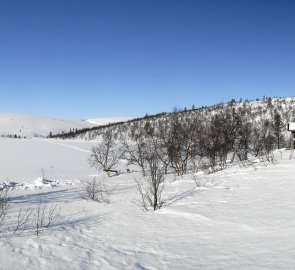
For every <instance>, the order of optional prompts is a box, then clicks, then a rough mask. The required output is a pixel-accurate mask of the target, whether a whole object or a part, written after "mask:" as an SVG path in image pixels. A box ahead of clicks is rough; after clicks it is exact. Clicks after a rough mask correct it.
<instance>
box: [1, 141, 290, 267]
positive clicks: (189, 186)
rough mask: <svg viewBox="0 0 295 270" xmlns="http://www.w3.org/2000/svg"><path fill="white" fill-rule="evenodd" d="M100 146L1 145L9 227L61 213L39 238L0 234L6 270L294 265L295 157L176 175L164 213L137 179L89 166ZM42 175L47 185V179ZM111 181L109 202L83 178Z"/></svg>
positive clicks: (170, 181) (171, 180) (63, 143)
mask: <svg viewBox="0 0 295 270" xmlns="http://www.w3.org/2000/svg"><path fill="white" fill-rule="evenodd" d="M93 144H95V142H86V141H82V140H71V141H68V140H49V139H27V140H24V139H23V140H19V139H6V138H1V139H0V150H1V151H0V183H2V182H5V183H4V185H9V186H11V197H12V200H11V201H10V212H9V215H8V217H7V220H6V223H5V224H4V228H8V229H11V228H12V227H13V226H14V224H12V219H13V218H14V217H15V216H16V215H17V211H18V210H19V209H20V208H23V209H25V208H27V207H32V206H34V205H36V204H37V203H38V202H39V201H40V200H42V202H43V203H44V204H46V205H53V204H55V203H57V204H58V206H59V207H61V216H60V218H59V219H58V220H57V221H56V222H55V223H54V224H53V225H52V226H51V227H49V228H48V229H46V230H44V231H42V232H41V234H40V235H39V236H38V237H37V236H36V235H35V234H34V231H33V230H27V231H20V232H17V233H16V234H15V235H13V233H12V232H11V231H9V230H3V231H2V233H1V234H0V250H1V252H0V261H1V263H0V269H225V270H236V269H247V270H248V269H273V270H277V269H283V270H288V269H294V265H295V241H294V239H295V229H294V228H295V204H294V198H295V181H294V175H295V160H294V159H291V160H289V155H290V152H289V151H285V152H283V156H282V158H281V156H280V154H278V155H277V158H278V163H277V164H276V165H268V166H264V165H263V164H259V163H257V164H256V165H255V166H250V167H248V168H240V167H239V166H238V165H234V166H232V167H230V168H227V169H226V170H224V171H221V172H218V173H216V174H211V175H199V176H198V181H199V182H201V187H196V184H195V181H194V180H193V177H192V176H191V175H185V176H184V177H177V178H176V179H175V178H174V176H172V175H171V176H168V178H167V184H166V188H165V190H164V194H163V196H164V198H165V199H167V203H166V205H165V207H163V208H162V209H161V210H159V211H156V212H143V211H142V210H141V209H140V208H139V207H138V206H137V204H136V201H137V200H138V199H139V196H138V193H137V190H136V185H135V181H134V179H140V178H141V174H140V173H139V172H133V173H126V168H127V167H126V166H127V165H126V163H124V162H123V161H122V162H121V165H120V166H121V167H120V169H121V174H120V175H119V176H114V177H109V178H108V177H106V175H105V174H104V173H97V172H96V171H95V170H94V169H93V168H90V167H89V165H88V161H87V159H88V156H89V149H90V147H91V145H93ZM43 173H44V178H45V179H42V174H43ZM95 175H96V176H97V179H104V180H105V182H106V183H107V184H108V185H109V188H110V190H111V193H110V197H109V199H110V201H111V203H110V204H99V203H97V202H93V201H86V200H83V199H82V198H81V196H80V194H81V190H82V188H83V187H84V186H85V181H88V180H91V179H92V178H93V177H94V176H95Z"/></svg>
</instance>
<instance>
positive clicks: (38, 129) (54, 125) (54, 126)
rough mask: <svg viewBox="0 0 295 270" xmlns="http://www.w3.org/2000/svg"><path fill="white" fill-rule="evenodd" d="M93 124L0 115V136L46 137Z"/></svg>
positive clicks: (78, 121) (72, 120)
mask: <svg viewBox="0 0 295 270" xmlns="http://www.w3.org/2000/svg"><path fill="white" fill-rule="evenodd" d="M94 125H95V124H93V123H90V122H88V121H85V120H76V119H58V118H54V117H52V118H50V117H41V116H31V115H22V114H14V113H0V136H2V135H4V136H5V135H17V136H21V137H29V138H31V137H36V136H45V137H46V136H48V135H49V133H50V132H52V133H53V134H55V133H60V132H62V131H64V132H69V131H70V129H72V130H73V129H76V128H77V129H81V128H86V127H92V126H94Z"/></svg>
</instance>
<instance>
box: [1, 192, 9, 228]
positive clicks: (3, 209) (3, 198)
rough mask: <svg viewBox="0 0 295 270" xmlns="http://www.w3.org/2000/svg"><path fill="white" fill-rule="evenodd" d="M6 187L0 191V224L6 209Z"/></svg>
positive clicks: (5, 214)
mask: <svg viewBox="0 0 295 270" xmlns="http://www.w3.org/2000/svg"><path fill="white" fill-rule="evenodd" d="M8 200H9V195H8V189H2V190H1V191H0V226H1V225H2V224H3V222H4V220H5V218H6V216H7V211H8V206H9V205H8Z"/></svg>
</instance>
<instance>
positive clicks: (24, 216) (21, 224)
mask: <svg viewBox="0 0 295 270" xmlns="http://www.w3.org/2000/svg"><path fill="white" fill-rule="evenodd" d="M32 214H33V209H31V208H27V209H20V210H19V212H18V216H17V220H16V225H15V227H14V229H13V233H14V234H15V233H16V232H17V231H19V230H24V229H26V226H27V225H28V224H29V223H30V222H31V219H32Z"/></svg>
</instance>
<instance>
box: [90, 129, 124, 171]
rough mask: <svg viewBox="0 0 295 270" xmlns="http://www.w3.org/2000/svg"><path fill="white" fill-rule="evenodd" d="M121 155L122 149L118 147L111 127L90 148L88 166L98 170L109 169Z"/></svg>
mask: <svg viewBox="0 0 295 270" xmlns="http://www.w3.org/2000/svg"><path fill="white" fill-rule="evenodd" d="M122 156H123V150H122V148H121V147H118V145H117V144H116V140H115V138H114V135H113V133H112V130H111V129H108V130H106V132H105V133H104V134H103V138H102V142H101V143H99V144H98V145H97V146H95V147H92V148H91V154H90V158H89V163H90V166H92V167H95V168H97V169H98V170H104V171H109V170H112V169H113V168H114V166H115V165H117V163H118V162H119V160H120V158H121V157H122Z"/></svg>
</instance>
